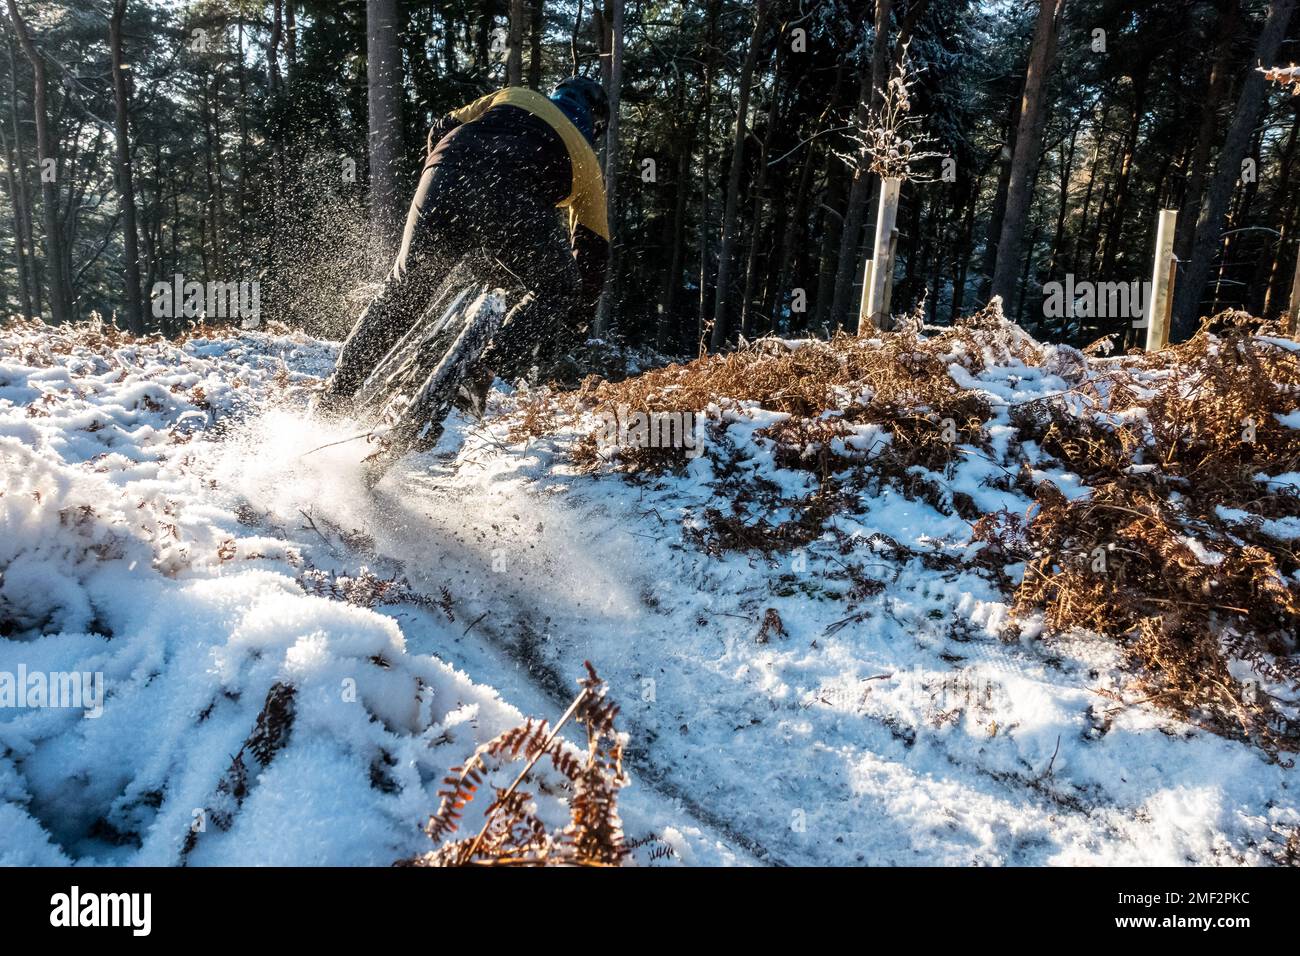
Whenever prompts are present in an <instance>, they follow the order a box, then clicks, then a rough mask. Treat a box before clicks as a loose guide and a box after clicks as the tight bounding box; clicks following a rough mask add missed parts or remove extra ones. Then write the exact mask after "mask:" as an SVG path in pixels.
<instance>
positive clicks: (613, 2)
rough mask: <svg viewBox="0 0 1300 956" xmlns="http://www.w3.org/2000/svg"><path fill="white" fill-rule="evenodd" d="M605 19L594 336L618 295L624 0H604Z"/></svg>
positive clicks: (604, 327) (608, 319)
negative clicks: (604, 245)
mask: <svg viewBox="0 0 1300 956" xmlns="http://www.w3.org/2000/svg"><path fill="white" fill-rule="evenodd" d="M605 18H606V20H607V22H608V23H609V34H608V44H609V45H608V49H609V56H608V57H603V58H602V60H601V65H602V68H604V69H603V72H604V75H605V95H606V96H607V97H608V98H609V124H608V125H607V126H606V127H605V197H606V198H605V204H606V207H607V208H608V210H609V233H610V241H609V265H608V267H607V269H606V272H605V288H604V289H602V290H601V293H600V301H599V302H598V303H597V305H596V321H595V323H594V326H593V330H594V331H595V333H596V335H598V336H601V335H604V334H606V333H607V332H608V331H609V329H610V325H611V324H612V322H613V319H614V302H615V299H616V297H617V294H618V270H619V266H620V257H619V244H620V243H621V241H622V236H621V232H622V228H621V225H620V223H619V214H618V213H619V208H618V198H619V197H618V106H619V95H620V92H621V91H622V88H623V0H606V4H605Z"/></svg>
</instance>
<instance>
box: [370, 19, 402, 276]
mask: <svg viewBox="0 0 1300 956" xmlns="http://www.w3.org/2000/svg"><path fill="white" fill-rule="evenodd" d="M399 9H400V7H399V4H398V0H366V41H367V42H366V82H367V89H368V93H369V96H368V102H369V121H370V140H369V142H370V215H371V219H372V220H373V221H374V223H375V229H376V233H377V234H378V235H379V236H380V239H381V245H382V252H383V253H384V254H385V257H387V256H388V254H390V253H391V252H392V250H393V249H395V248H396V245H397V235H398V229H399V228H400V221H401V213H402V209H401V195H400V193H399V190H398V164H399V163H400V162H401V158H402V55H401V51H400V49H399V47H398V34H399V33H400V31H401V19H400V15H399Z"/></svg>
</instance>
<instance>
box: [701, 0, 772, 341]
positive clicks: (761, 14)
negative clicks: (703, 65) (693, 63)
mask: <svg viewBox="0 0 1300 956" xmlns="http://www.w3.org/2000/svg"><path fill="white" fill-rule="evenodd" d="M770 10H771V6H770V4H769V0H755V4H754V31H753V33H751V34H750V37H749V49H748V50H746V51H745V61H744V63H743V64H742V65H741V68H740V80H739V87H740V88H739V91H738V93H737V97H736V130H735V135H734V137H733V138H732V145H731V171H730V172H729V173H728V175H727V193H726V202H725V205H724V207H723V213H722V235H721V238H720V241H719V243H718V292H717V298H716V299H715V300H714V307H713V335H712V337H711V342H710V344H711V346H712V348H713V350H714V351H717V350H718V349H720V348H722V346H723V344H724V343H725V342H726V341H727V305H728V299H729V295H728V289H727V286H728V285H729V284H730V282H731V266H732V262H731V259H732V255H733V250H734V246H735V242H736V234H735V233H736V210H737V207H738V205H739V202H740V173H741V169H742V167H743V164H744V159H745V135H746V131H747V129H748V122H749V116H748V114H749V88H750V86H751V84H752V82H753V78H754V64H755V63H756V62H757V61H758V49H759V47H760V46H761V44H762V39H763V32H764V31H765V30H766V29H767V16H768V13H769V12H770Z"/></svg>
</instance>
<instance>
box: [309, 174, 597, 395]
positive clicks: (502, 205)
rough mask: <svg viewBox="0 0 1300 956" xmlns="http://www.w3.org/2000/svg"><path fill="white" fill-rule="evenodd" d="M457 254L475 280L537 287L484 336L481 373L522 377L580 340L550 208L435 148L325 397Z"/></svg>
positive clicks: (378, 347)
mask: <svg viewBox="0 0 1300 956" xmlns="http://www.w3.org/2000/svg"><path fill="white" fill-rule="evenodd" d="M485 167H486V168H485ZM512 180H514V183H513V184H512ZM466 258H470V259H472V261H473V262H474V263H475V267H476V270H481V271H478V272H477V274H478V275H480V276H481V277H482V279H483V281H486V282H492V283H496V284H499V285H501V286H503V287H505V288H508V289H514V290H516V291H517V292H518V293H519V294H520V295H522V293H523V291H525V290H526V291H532V292H534V293H535V294H536V298H535V300H534V302H533V303H532V305H530V306H529V307H528V308H527V309H523V310H520V311H517V312H516V313H515V314H514V315H513V316H512V317H511V319H510V321H509V322H508V323H507V324H506V326H505V327H503V328H502V330H501V332H500V334H499V335H498V336H497V338H496V340H494V341H493V344H492V347H491V348H490V349H489V351H488V353H487V354H486V355H485V356H484V358H483V362H482V365H483V369H482V371H483V372H486V371H488V370H491V371H493V372H495V373H496V374H499V375H501V376H503V377H506V378H511V379H513V378H516V377H519V376H522V375H526V374H528V371H529V369H530V368H531V367H533V366H534V365H539V364H541V365H544V364H545V363H546V362H547V360H548V359H549V358H550V357H551V356H555V355H559V354H562V353H563V352H564V351H567V350H568V349H569V348H572V347H573V346H574V345H576V344H577V343H578V342H580V341H581V335H582V333H583V331H584V330H585V329H584V327H583V325H582V324H581V322H580V321H579V319H578V311H579V310H578V309H577V307H576V305H577V301H578V295H579V289H580V285H581V282H580V276H579V272H578V267H577V264H576V263H575V262H574V260H573V254H572V250H571V248H570V245H569V239H568V235H567V230H566V229H565V228H564V227H563V226H562V224H561V221H560V217H559V214H558V212H557V211H556V209H555V207H554V206H553V205H551V204H550V203H548V202H546V201H545V199H544V198H542V197H539V196H536V195H534V194H533V193H532V192H531V191H530V190H528V189H527V188H521V187H520V186H519V185H518V179H517V177H510V176H505V175H493V172H492V169H491V163H486V164H485V163H484V162H483V157H477V156H474V155H473V154H467V155H463V156H457V155H456V154H455V153H454V152H452V153H451V154H450V155H449V154H448V153H447V152H446V151H444V152H441V153H435V154H433V155H432V156H431V157H430V158H429V160H428V161H426V163H425V166H424V170H423V172H422V173H421V175H420V184H419V187H418V188H417V189H416V191H415V198H414V199H413V200H412V201H411V208H410V211H409V212H408V213H407V216H406V228H405V230H404V231H403V233H402V245H401V249H400V250H399V252H398V254H397V261H396V262H395V263H394V264H393V269H392V272H390V273H389V275H388V278H387V279H386V280H385V281H384V285H383V288H382V289H381V290H380V291H379V293H378V295H376V296H375V298H374V299H373V300H372V301H371V302H370V304H369V305H368V306H367V307H366V309H365V311H364V312H362V314H361V317H360V319H358V320H357V323H356V325H355V326H354V327H353V329H352V333H351V334H350V335H349V336H348V338H347V340H346V341H345V342H344V343H343V349H342V352H341V353H340V354H339V361H338V365H337V367H336V368H335V371H334V374H333V376H331V378H330V381H329V382H328V383H327V386H326V395H327V397H328V398H331V399H335V400H337V399H343V398H346V397H349V396H351V395H352V394H353V393H354V392H355V391H356V390H357V388H359V387H360V385H361V383H362V382H363V381H364V380H365V377H366V376H367V375H368V374H369V373H370V370H371V369H373V368H374V366H375V365H376V364H377V363H378V362H379V360H380V359H381V358H383V356H384V355H385V354H387V352H388V350H389V349H391V348H392V347H393V346H394V345H395V344H396V343H397V341H398V339H400V338H401V337H402V335H403V334H404V333H405V332H406V331H407V330H408V329H410V327H411V325H412V324H413V323H414V322H415V321H416V320H417V319H418V318H419V317H420V316H421V314H422V313H423V312H424V309H425V308H426V307H427V305H428V303H429V301H430V300H431V299H432V298H433V296H434V295H435V294H436V293H437V291H438V289H439V287H440V285H441V284H442V282H443V280H444V278H445V277H446V275H447V273H448V272H450V271H451V269H452V268H453V267H455V266H456V265H457V264H458V263H460V262H461V261H463V260H465V259H466ZM489 381H490V379H489Z"/></svg>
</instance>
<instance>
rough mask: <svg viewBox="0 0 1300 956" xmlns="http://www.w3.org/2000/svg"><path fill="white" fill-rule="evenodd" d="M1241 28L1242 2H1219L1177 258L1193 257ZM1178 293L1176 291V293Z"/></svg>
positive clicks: (1176, 244) (1176, 240) (1177, 239)
mask: <svg viewBox="0 0 1300 956" xmlns="http://www.w3.org/2000/svg"><path fill="white" fill-rule="evenodd" d="M1240 29H1241V0H1219V17H1218V22H1217V23H1216V25H1215V34H1216V40H1215V44H1214V54H1213V59H1212V60H1211V64H1210V75H1209V79H1208V80H1207V81H1206V89H1205V99H1204V101H1203V102H1202V104H1201V109H1200V116H1201V125H1200V129H1199V130H1198V131H1197V134H1196V146H1195V147H1194V148H1193V150H1192V158H1191V161H1190V162H1189V163H1188V169H1187V183H1186V191H1185V193H1184V194H1183V202H1182V207H1181V208H1180V210H1179V212H1178V225H1177V227H1176V234H1175V237H1174V255H1176V256H1178V258H1179V259H1182V260H1185V259H1188V258H1190V256H1191V247H1192V239H1193V238H1194V237H1195V235H1196V221H1197V219H1198V218H1199V217H1200V213H1201V199H1202V194H1203V193H1204V192H1205V172H1206V170H1207V169H1208V168H1209V165H1210V153H1211V151H1212V150H1213V148H1214V139H1215V137H1216V136H1217V135H1218V132H1219V127H1220V124H1221V117H1220V115H1219V109H1220V107H1221V106H1222V104H1223V98H1224V96H1226V95H1227V92H1228V82H1229V80H1230V78H1231V72H1230V70H1229V61H1230V59H1231V57H1232V48H1233V42H1234V41H1235V39H1236V37H1237V32H1238V31H1239V30H1240ZM1175 294H1176V290H1175Z"/></svg>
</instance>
